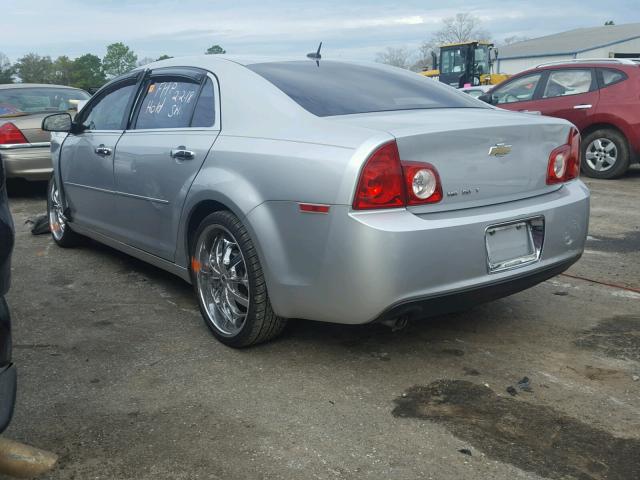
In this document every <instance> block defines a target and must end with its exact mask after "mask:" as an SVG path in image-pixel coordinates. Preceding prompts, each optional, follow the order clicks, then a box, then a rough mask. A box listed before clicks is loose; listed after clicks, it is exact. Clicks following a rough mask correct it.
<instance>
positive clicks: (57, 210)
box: [47, 176, 81, 248]
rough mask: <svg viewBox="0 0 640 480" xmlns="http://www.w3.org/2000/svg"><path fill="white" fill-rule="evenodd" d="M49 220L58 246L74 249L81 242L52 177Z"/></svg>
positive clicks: (48, 204)
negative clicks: (70, 223)
mask: <svg viewBox="0 0 640 480" xmlns="http://www.w3.org/2000/svg"><path fill="white" fill-rule="evenodd" d="M47 218H48V219H49V230H50V231H51V236H52V237H53V241H54V242H56V244H57V245H58V246H60V247H63V248H69V247H74V246H76V245H77V244H78V243H79V242H80V238H81V237H80V235H78V234H77V233H76V232H74V231H72V230H71V228H69V225H68V224H67V219H66V217H65V216H64V207H63V205H62V201H61V199H60V190H58V186H57V185H56V180H55V178H54V177H53V176H52V177H51V179H50V180H49V188H48V189H47Z"/></svg>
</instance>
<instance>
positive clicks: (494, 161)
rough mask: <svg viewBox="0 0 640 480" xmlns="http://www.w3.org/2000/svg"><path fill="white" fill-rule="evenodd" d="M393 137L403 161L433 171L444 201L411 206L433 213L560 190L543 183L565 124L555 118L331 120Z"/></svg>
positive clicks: (422, 115)
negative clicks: (425, 164)
mask: <svg viewBox="0 0 640 480" xmlns="http://www.w3.org/2000/svg"><path fill="white" fill-rule="evenodd" d="M332 118H333V119H336V120H338V121H340V122H345V123H349V124H355V125H358V126H362V127H367V128H370V129H374V130H383V131H386V132H388V133H390V134H391V135H393V136H394V137H395V138H396V142H397V144H398V151H399V153H400V158H401V159H402V161H411V162H428V163H430V164H432V165H433V166H435V167H436V169H437V170H438V173H439V174H440V178H441V181H442V188H443V193H444V198H443V199H442V201H441V202H439V203H437V204H428V205H420V206H415V207H409V208H410V210H411V211H413V212H414V213H427V212H437V211H443V210H453V209H461V208H471V207H477V206H483V205H490V204H496V203H502V202H509V201H513V200H518V199H522V198H527V197H531V196H535V195H540V194H544V193H547V192H550V191H553V190H556V189H558V188H560V187H559V186H558V185H547V184H546V173H547V165H548V161H549V154H550V153H551V151H552V150H553V149H554V148H556V147H558V146H560V145H562V144H564V143H566V142H567V138H568V134H569V128H570V125H569V124H568V123H567V122H565V121H563V120H558V119H551V118H547V117H540V116H534V115H526V114H517V113H511V112H505V111H500V110H488V109H477V110H476V109H468V108H466V109H434V110H420V111H398V112H384V113H372V114H360V115H350V116H344V117H332Z"/></svg>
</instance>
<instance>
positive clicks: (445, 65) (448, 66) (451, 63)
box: [440, 48, 467, 73]
mask: <svg viewBox="0 0 640 480" xmlns="http://www.w3.org/2000/svg"><path fill="white" fill-rule="evenodd" d="M440 59H441V60H440V62H441V63H442V65H441V66H440V73H463V72H464V71H465V65H466V64H467V49H466V48H447V49H444V50H441V54H440Z"/></svg>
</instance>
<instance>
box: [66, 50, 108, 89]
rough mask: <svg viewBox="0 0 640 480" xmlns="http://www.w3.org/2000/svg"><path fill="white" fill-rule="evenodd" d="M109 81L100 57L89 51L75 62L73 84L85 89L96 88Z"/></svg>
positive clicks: (72, 75) (72, 76)
mask: <svg viewBox="0 0 640 480" xmlns="http://www.w3.org/2000/svg"><path fill="white" fill-rule="evenodd" d="M106 81H107V79H106V77H105V75H104V71H103V70H102V62H101V61H100V57H98V56H96V55H92V54H90V53H87V54H85V55H82V56H81V57H78V58H76V59H75V61H74V62H73V72H72V74H71V85H73V86H74V87H78V88H83V89H85V90H89V89H95V88H98V87H101V86H102V85H104V83H105V82H106Z"/></svg>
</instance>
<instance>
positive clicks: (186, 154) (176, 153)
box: [171, 146, 196, 160]
mask: <svg viewBox="0 0 640 480" xmlns="http://www.w3.org/2000/svg"><path fill="white" fill-rule="evenodd" d="M171 157H172V158H176V159H178V160H193V159H194V158H196V154H195V152H192V151H191V150H187V149H186V147H182V146H180V147H178V148H175V149H173V150H171Z"/></svg>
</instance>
